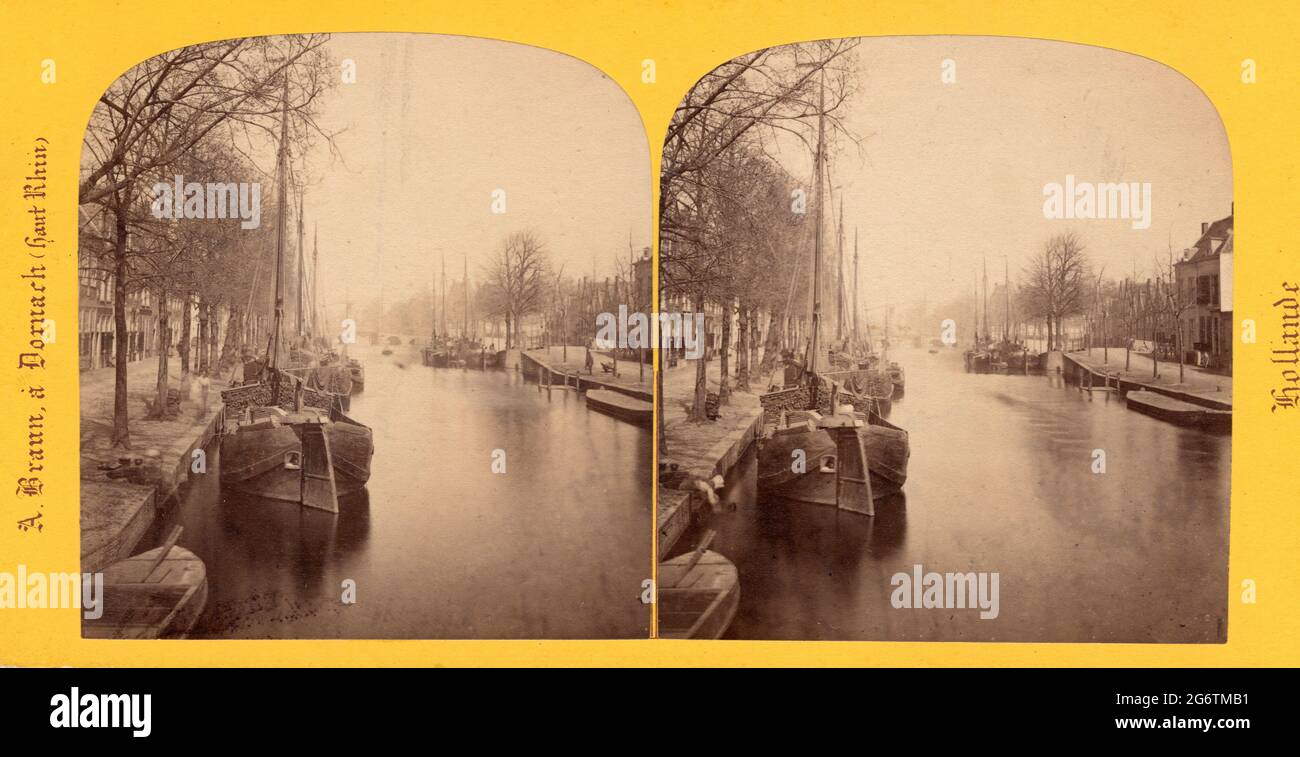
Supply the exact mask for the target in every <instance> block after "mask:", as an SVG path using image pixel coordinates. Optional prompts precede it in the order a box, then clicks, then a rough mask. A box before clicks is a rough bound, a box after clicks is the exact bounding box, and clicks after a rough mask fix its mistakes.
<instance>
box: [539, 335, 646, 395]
mask: <svg viewBox="0 0 1300 757" xmlns="http://www.w3.org/2000/svg"><path fill="white" fill-rule="evenodd" d="M586 349H587V348H586V347H576V346H574V345H569V348H568V352H569V354H568V357H569V359H568V361H567V362H566V361H565V360H564V351H563V348H561V347H551V348H549V350H548V349H538V350H528V351H526V352H524V353H523V354H522V355H521V356H520V361H519V369H520V370H521V371H522V372H523V374H524V377H525V378H528V379H532V380H534V381H537V382H539V383H541V384H543V385H545V384H548V383H549V384H552V385H562V386H573V387H576V388H577V389H578V391H582V392H585V391H588V390H590V389H607V390H609V391H611V392H618V393H619V394H623V395H626V396H628V397H631V398H633V399H638V400H641V401H642V402H654V387H653V386H652V385H651V381H652V379H653V375H654V368H653V367H652V366H651V365H649V364H646V365H645V368H644V371H645V372H644V379H642V378H639V377H638V376H637V367H636V366H637V364H636V363H630V362H628V361H625V360H621V361H619V363H618V372H619V375H618V376H613V375H611V374H607V373H603V372H601V373H593V374H591V375H588V374H586V368H585V367H584V366H583V364H584V362H585V361H586V357H587V352H586ZM592 360H593V364H592V368H593V371H601V367H600V365H601V362H602V361H603V362H610V358H609V357H608V356H607V355H605V354H603V353H600V352H597V351H595V350H593V351H592ZM629 368H630V370H629ZM548 378H549V381H548V380H547V379H548Z"/></svg>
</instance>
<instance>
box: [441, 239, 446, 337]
mask: <svg viewBox="0 0 1300 757" xmlns="http://www.w3.org/2000/svg"><path fill="white" fill-rule="evenodd" d="M441 299H442V335H443V336H444V337H446V336H447V253H445V252H444V253H443V254H442V298H441Z"/></svg>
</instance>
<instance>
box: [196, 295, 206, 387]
mask: <svg viewBox="0 0 1300 757" xmlns="http://www.w3.org/2000/svg"><path fill="white" fill-rule="evenodd" d="M198 308H199V343H198V348H199V355H198V371H197V373H198V374H199V375H200V376H207V375H208V304H207V303H206V302H204V301H203V299H202V298H199V304H198Z"/></svg>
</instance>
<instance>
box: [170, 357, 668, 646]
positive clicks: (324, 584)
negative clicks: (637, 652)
mask: <svg viewBox="0 0 1300 757" xmlns="http://www.w3.org/2000/svg"><path fill="white" fill-rule="evenodd" d="M363 356H364V358H365V359H366V373H367V376H366V378H367V386H366V391H365V392H363V393H361V394H358V395H356V396H355V397H354V398H353V401H352V410H351V415H352V416H353V417H354V418H356V419H357V420H359V421H361V422H363V423H367V424H368V425H371V426H372V427H373V428H374V432H375V458H374V463H373V466H372V476H371V480H370V483H369V485H368V486H367V488H366V489H365V490H364V491H362V492H360V493H358V494H356V495H352V496H351V497H348V498H345V499H344V500H342V501H340V512H339V514H338V515H337V516H335V515H331V514H329V513H324V512H320V511H316V510H311V509H308V508H302V507H298V506H295V505H291V504H286V503H281V502H273V501H268V500H261V499H257V498H251V497H246V496H242V495H238V494H233V495H230V496H227V497H225V498H224V499H223V498H222V497H220V496H219V494H220V492H219V487H218V481H217V476H216V475H209V476H204V477H199V478H198V479H196V480H195V483H194V484H193V485H192V486H191V488H190V490H189V492H188V493H187V496H186V497H185V499H184V500H183V502H182V503H181V504H180V506H179V507H178V508H176V512H175V513H174V514H173V515H172V516H171V518H170V520H171V521H174V522H178V523H180V524H181V525H184V526H185V532H184V535H183V537H182V539H181V543H182V544H183V545H185V546H186V547H188V548H189V549H191V550H192V551H194V552H195V553H196V554H197V555H199V557H201V558H202V559H203V560H204V562H205V564H206V565H207V569H208V576H209V583H210V598H209V602H208V609H207V610H206V611H205V613H204V615H203V617H202V618H201V619H200V621H199V625H198V627H197V628H196V629H195V631H194V633H193V634H192V636H195V637H221V638H227V637H251V638H611V637H614V638H617V637H632V638H644V637H645V636H647V635H648V633H649V611H648V608H647V607H645V606H643V605H642V604H641V603H640V602H639V601H638V599H637V596H638V594H639V592H640V584H641V580H642V579H643V578H644V577H645V576H646V575H647V572H648V566H649V564H650V544H649V538H648V534H649V530H650V522H651V520H650V510H651V502H650V484H651V472H652V468H651V462H650V445H651V441H650V433H649V432H648V431H647V430H645V429H641V428H637V427H635V426H631V425H628V424H624V423H621V422H619V421H617V420H614V419H612V418H609V417H606V416H603V415H600V414H599V413H594V412H590V411H588V410H587V409H586V407H585V404H584V400H583V399H582V397H581V396H580V395H578V394H577V393H576V392H574V391H572V390H561V389H557V390H553V391H551V392H546V391H538V389H537V388H536V387H535V386H532V385H524V383H523V379H522V378H521V377H520V376H519V375H518V374H517V373H512V372H505V371H488V372H482V371H467V370H459V369H434V368H427V367H424V366H422V365H420V363H419V356H418V353H416V352H415V351H414V349H409V348H408V347H407V346H405V345H404V346H402V347H399V348H397V349H396V350H395V352H394V354H393V355H392V356H390V357H383V356H380V354H379V352H378V351H377V350H375V351H370V352H365V353H363ZM498 450H500V451H502V452H504V460H505V464H506V472H505V473H504V474H500V473H493V472H492V462H493V460H494V459H497V458H494V454H496V453H497V451H498ZM217 454H218V452H217V450H216V449H215V448H214V449H212V450H211V451H210V452H209V455H210V458H209V464H210V470H213V471H215V470H217V468H215V467H211V466H212V464H213V463H214V462H216V463H219V460H216V459H214V458H216V457H217ZM346 580H351V581H352V582H354V583H355V587H356V589H355V594H356V603H355V604H345V603H343V602H342V601H341V600H342V597H343V594H344V591H345V586H344V581H346Z"/></svg>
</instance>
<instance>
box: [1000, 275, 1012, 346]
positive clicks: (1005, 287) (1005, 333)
mask: <svg viewBox="0 0 1300 757" xmlns="http://www.w3.org/2000/svg"><path fill="white" fill-rule="evenodd" d="M1002 296H1003V301H1004V302H1003V305H1002V307H1003V309H1004V310H1005V312H1004V313H1003V314H1002V341H1004V342H1006V341H1010V339H1011V263H1010V262H1009V261H1008V260H1007V259H1006V258H1003V259H1002Z"/></svg>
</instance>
